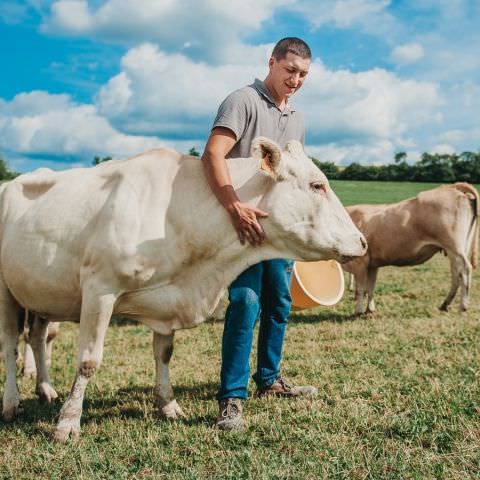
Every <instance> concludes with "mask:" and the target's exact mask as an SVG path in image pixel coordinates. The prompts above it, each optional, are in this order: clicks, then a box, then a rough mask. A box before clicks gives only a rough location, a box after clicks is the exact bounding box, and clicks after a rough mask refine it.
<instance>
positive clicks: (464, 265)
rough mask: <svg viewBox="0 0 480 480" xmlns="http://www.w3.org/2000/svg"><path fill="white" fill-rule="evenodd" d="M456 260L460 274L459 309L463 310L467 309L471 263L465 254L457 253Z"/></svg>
mask: <svg viewBox="0 0 480 480" xmlns="http://www.w3.org/2000/svg"><path fill="white" fill-rule="evenodd" d="M457 262H458V267H459V268H458V270H459V276H460V311H462V312H465V311H466V310H467V309H468V297H469V294H470V282H471V280H472V265H471V263H470V261H469V260H468V258H467V257H466V256H465V255H459V256H458V260H457Z"/></svg>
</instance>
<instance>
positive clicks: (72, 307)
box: [1, 234, 81, 318]
mask: <svg viewBox="0 0 480 480" xmlns="http://www.w3.org/2000/svg"><path fill="white" fill-rule="evenodd" d="M26 238H28V237H21V236H18V235H14V234H13V235H5V236H4V239H3V242H2V250H1V270H2V275H3V278H4V280H5V283H6V284H7V287H8V288H9V290H10V292H11V293H12V295H13V296H14V297H15V298H16V300H17V301H18V302H19V303H20V304H21V305H22V306H23V307H25V308H28V309H29V310H32V311H34V312H38V313H40V314H43V315H44V316H46V317H49V318H57V317H62V318H69V317H78V315H79V313H80V305H81V293H80V288H79V274H78V271H77V272H75V270H74V268H72V267H73V265H74V262H73V260H72V258H71V255H69V254H68V253H67V252H66V251H64V250H62V249H61V248H58V247H55V246H54V245H50V246H45V245H42V244H41V242H35V241H34V240H32V238H31V237H30V238H29V239H28V241H27V240H26Z"/></svg>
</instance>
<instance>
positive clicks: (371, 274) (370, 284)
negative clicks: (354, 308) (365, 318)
mask: <svg viewBox="0 0 480 480" xmlns="http://www.w3.org/2000/svg"><path fill="white" fill-rule="evenodd" d="M377 273H378V268H369V269H368V272H367V295H368V305H367V312H372V313H373V312H374V311H375V301H374V300H373V291H374V290H375V283H376V281H377Z"/></svg>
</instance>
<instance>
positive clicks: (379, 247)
mask: <svg viewBox="0 0 480 480" xmlns="http://www.w3.org/2000/svg"><path fill="white" fill-rule="evenodd" d="M478 209H479V195H478V192H477V190H476V189H475V187H473V186H472V185H470V184H468V183H455V184H454V185H445V186H441V187H438V188H434V189H433V190H427V191H425V192H421V193H419V194H418V195H417V196H416V197H415V198H411V199H408V200H404V201H402V202H399V203H394V204H390V205H352V206H350V207H347V210H348V213H349V214H350V216H351V217H352V220H353V221H354V223H355V224H356V225H357V227H358V229H359V230H360V231H361V232H362V233H363V235H364V236H365V238H366V240H367V243H368V251H367V253H366V254H365V255H364V256H363V257H359V258H356V259H355V260H352V261H350V262H348V263H346V264H344V265H343V268H344V270H346V271H347V272H350V273H351V274H353V276H354V277H355V286H356V288H355V299H356V306H355V313H356V314H357V315H358V314H362V313H365V312H373V311H374V310H375V303H374V300H373V290H374V288H375V281H376V278H377V271H378V269H379V267H385V266H387V265H396V266H407V265H418V264H420V263H424V262H426V261H427V260H429V259H430V258H431V257H432V256H433V255H434V254H435V253H437V252H440V251H442V250H443V251H444V252H445V254H446V255H447V256H448V259H449V260H450V269H451V275H452V284H451V287H450V291H449V292H448V295H447V297H446V298H445V300H444V301H443V303H442V305H441V306H440V310H444V311H446V310H448V307H449V305H450V303H451V302H452V300H453V298H454V297H455V294H456V293H457V290H458V288H459V287H461V298H460V309H461V310H462V311H464V310H466V309H467V306H468V294H469V288H470V280H471V273H472V268H476V266H477V249H478V245H477V243H478ZM365 297H368V302H367V305H366V306H365V305H364V300H365Z"/></svg>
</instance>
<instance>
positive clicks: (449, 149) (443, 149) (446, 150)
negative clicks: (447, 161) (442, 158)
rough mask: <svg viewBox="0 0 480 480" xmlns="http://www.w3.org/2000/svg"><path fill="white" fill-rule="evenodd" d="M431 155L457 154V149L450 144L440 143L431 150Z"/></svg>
mask: <svg viewBox="0 0 480 480" xmlns="http://www.w3.org/2000/svg"><path fill="white" fill-rule="evenodd" d="M430 153H439V154H441V155H442V154H449V155H450V154H452V153H455V147H454V146H452V145H449V144H448V143H439V144H437V145H434V146H433V147H432V149H431V150H430Z"/></svg>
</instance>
